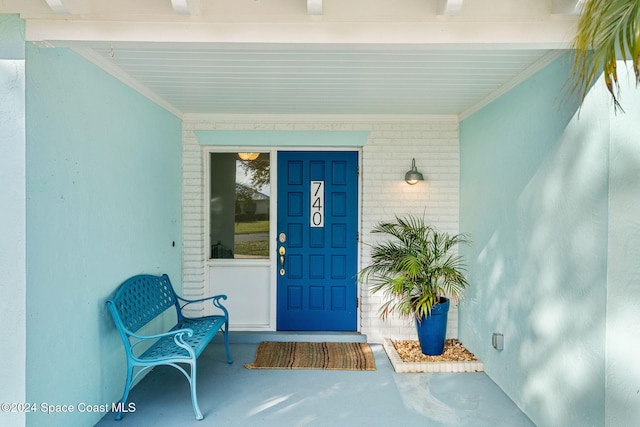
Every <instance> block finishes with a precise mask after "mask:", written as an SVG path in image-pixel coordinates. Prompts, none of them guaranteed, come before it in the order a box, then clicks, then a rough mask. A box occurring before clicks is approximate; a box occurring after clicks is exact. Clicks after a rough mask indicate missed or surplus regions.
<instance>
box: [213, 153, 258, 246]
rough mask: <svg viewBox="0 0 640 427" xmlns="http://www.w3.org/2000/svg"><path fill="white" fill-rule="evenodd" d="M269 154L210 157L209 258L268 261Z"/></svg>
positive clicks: (215, 155) (216, 155) (215, 154)
mask: <svg viewBox="0 0 640 427" xmlns="http://www.w3.org/2000/svg"><path fill="white" fill-rule="evenodd" d="M270 160H271V159H270V155H269V153H235V152H234V153H210V155H209V170H210V183H209V184H210V185H209V189H210V194H209V196H210V197H209V201H210V203H209V218H210V221H209V238H210V240H209V241H210V253H209V258H212V259H219V258H235V259H240V258H253V259H256V258H257V259H261V258H264V259H266V258H269V216H270V212H269V205H270V198H271V186H270Z"/></svg>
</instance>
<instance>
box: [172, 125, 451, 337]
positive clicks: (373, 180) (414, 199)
mask: <svg viewBox="0 0 640 427" xmlns="http://www.w3.org/2000/svg"><path fill="white" fill-rule="evenodd" d="M194 130H278V131H282V130H296V131H299V130H313V131H321V130H341V131H349V130H354V131H368V132H369V138H368V139H367V142H366V144H365V146H364V147H363V149H362V157H361V159H360V160H361V176H362V187H361V198H362V205H361V219H362V224H361V241H362V243H363V244H364V246H363V247H362V248H361V257H360V261H361V263H362V265H365V264H366V263H367V262H368V249H367V247H366V244H367V243H371V242H372V236H371V234H370V231H371V228H372V227H373V226H374V225H375V224H376V223H377V222H378V221H381V220H390V219H393V217H394V215H405V214H417V215H422V214H424V215H425V217H426V218H427V220H428V221H429V222H430V223H431V224H433V225H434V226H436V227H437V228H438V229H440V230H442V231H447V232H450V233H458V232H459V230H458V205H459V176H460V173H459V172H460V170H459V163H460V151H459V137H458V121H457V119H456V118H454V117H440V116H437V117H435V116H434V117H422V118H415V117H407V118H393V119H380V120H377V119H362V118H359V119H341V118H335V119H324V118H320V119H313V120H312V119H309V118H290V119H288V120H287V119H285V118H274V117H264V118H260V117H258V118H255V117H247V118H221V119H213V118H199V117H192V118H190V117H187V118H186V119H185V121H184V124H183V218H184V242H183V244H184V258H183V263H184V266H183V267H184V277H183V283H184V293H185V295H188V296H191V297H199V296H203V295H204V292H205V288H206V287H205V260H204V253H205V250H204V245H205V232H206V230H205V224H204V206H203V201H204V194H203V192H204V178H205V163H204V162H205V159H203V156H202V152H203V151H202V147H201V146H200V145H199V144H198V141H197V138H196V136H195V133H194V132H193V131H194ZM412 158H415V159H416V166H417V168H418V170H419V171H420V172H422V174H423V175H424V177H425V181H424V182H421V183H419V184H417V185H414V186H410V185H407V184H406V183H405V182H404V180H403V178H404V174H405V172H406V171H407V170H409V169H410V167H411V159H412ZM380 299H381V297H380V296H379V295H375V296H373V295H370V293H369V292H368V289H367V288H366V287H365V286H361V290H360V302H361V313H360V330H361V332H362V333H364V334H367V336H368V339H369V341H370V342H382V341H383V340H384V338H392V339H414V338H415V337H416V334H415V326H414V325H413V323H412V322H411V321H407V320H402V319H397V318H396V319H387V320H386V321H382V320H381V319H380V317H379V315H378V308H379V307H380ZM194 314H196V313H194ZM457 323H458V321H457V308H455V307H453V305H452V310H451V311H450V313H449V325H448V332H447V333H448V335H449V336H450V337H456V336H457V329H458V328H457Z"/></svg>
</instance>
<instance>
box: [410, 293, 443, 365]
mask: <svg viewBox="0 0 640 427" xmlns="http://www.w3.org/2000/svg"><path fill="white" fill-rule="evenodd" d="M448 314H449V300H448V299H447V298H442V297H441V298H440V304H436V305H434V306H433V307H432V308H431V314H430V315H429V316H427V317H423V318H422V320H417V319H416V328H417V329H418V341H420V348H422V353H424V354H426V355H427V356H438V355H440V354H442V352H443V351H444V341H445V338H446V335H447V317H448Z"/></svg>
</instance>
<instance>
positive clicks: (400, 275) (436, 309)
mask: <svg viewBox="0 0 640 427" xmlns="http://www.w3.org/2000/svg"><path fill="white" fill-rule="evenodd" d="M372 233H381V234H384V235H386V236H388V237H390V239H387V240H385V241H381V242H379V243H375V244H372V245H369V246H370V249H371V262H370V264H369V265H367V266H366V267H364V268H363V269H362V270H361V271H360V273H359V280H360V281H361V282H363V283H368V284H370V285H371V291H372V292H373V293H377V292H382V293H383V294H384V297H385V299H386V301H385V302H384V304H383V305H382V307H381V308H380V313H381V317H382V318H383V319H386V318H387V316H389V315H390V314H392V313H397V314H399V315H400V316H401V317H405V318H415V321H416V327H417V331H418V339H419V341H420V347H421V349H422V352H423V353H424V354H427V355H432V356H433V355H439V354H442V352H443V350H444V343H445V337H446V327H447V314H448V311H449V301H450V299H453V300H455V301H457V300H458V299H459V298H460V296H461V295H462V293H463V291H464V289H465V288H466V287H467V286H468V283H467V279H466V278H465V276H464V274H463V273H462V271H463V269H464V265H463V263H462V258H461V257H460V256H459V255H458V254H457V253H456V252H455V251H454V249H455V247H456V245H458V244H462V243H467V242H468V241H467V238H466V235H464V234H456V235H449V234H447V233H444V232H440V231H438V230H436V229H435V228H434V227H432V226H430V225H428V224H426V223H425V220H424V218H422V217H417V216H413V215H408V216H405V217H398V216H396V219H395V221H394V222H381V223H379V224H377V225H376V226H375V227H374V228H373V230H372Z"/></svg>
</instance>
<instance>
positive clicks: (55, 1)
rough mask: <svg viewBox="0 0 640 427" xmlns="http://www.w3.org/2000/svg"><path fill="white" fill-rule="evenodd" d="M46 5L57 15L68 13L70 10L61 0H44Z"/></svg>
mask: <svg viewBox="0 0 640 427" xmlns="http://www.w3.org/2000/svg"><path fill="white" fill-rule="evenodd" d="M45 1H46V2H47V5H49V7H50V8H51V10H53V11H54V12H55V13H57V14H59V15H69V14H70V13H71V12H70V11H69V9H67V6H65V4H64V1H63V0H45Z"/></svg>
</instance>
